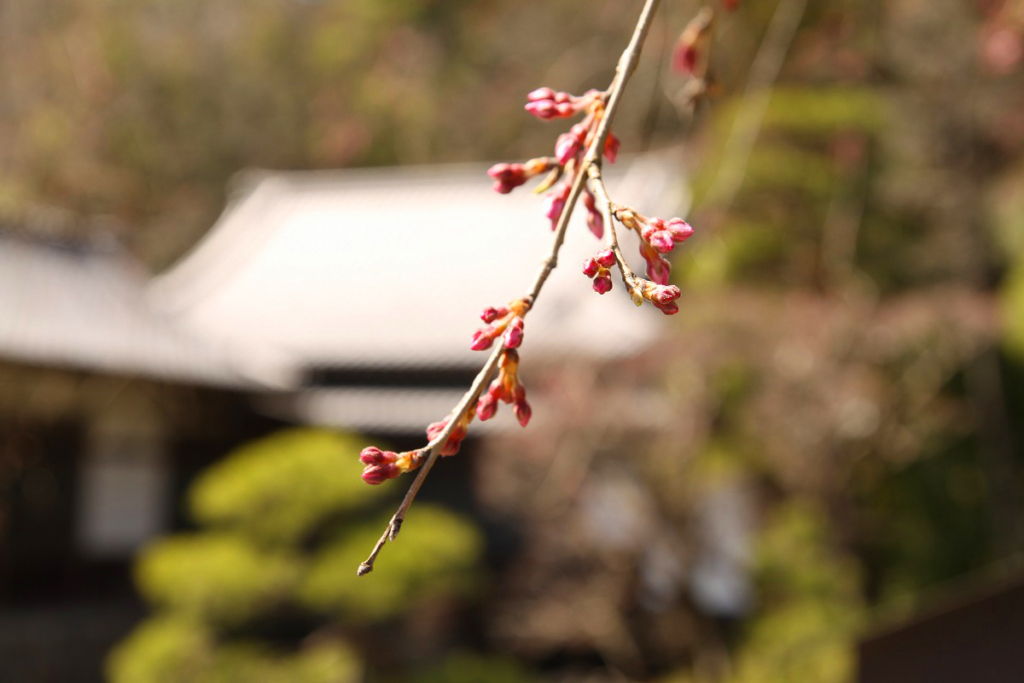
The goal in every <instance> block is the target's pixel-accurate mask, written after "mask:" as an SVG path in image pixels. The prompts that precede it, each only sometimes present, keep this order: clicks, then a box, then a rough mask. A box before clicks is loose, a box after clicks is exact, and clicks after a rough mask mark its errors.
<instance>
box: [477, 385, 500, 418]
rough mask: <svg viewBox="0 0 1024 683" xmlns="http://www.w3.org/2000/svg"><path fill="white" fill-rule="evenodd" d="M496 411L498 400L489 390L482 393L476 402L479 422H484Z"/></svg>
mask: <svg viewBox="0 0 1024 683" xmlns="http://www.w3.org/2000/svg"><path fill="white" fill-rule="evenodd" d="M496 412H498V400H497V399H496V398H495V397H494V395H493V394H491V393H490V392H486V393H484V395H483V396H481V397H480V400H479V401H477V403H476V416H477V417H479V418H480V421H481V422H485V421H487V420H490V419H491V418H492V417H494V414H495V413H496Z"/></svg>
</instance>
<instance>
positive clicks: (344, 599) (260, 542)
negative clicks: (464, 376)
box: [108, 429, 511, 683]
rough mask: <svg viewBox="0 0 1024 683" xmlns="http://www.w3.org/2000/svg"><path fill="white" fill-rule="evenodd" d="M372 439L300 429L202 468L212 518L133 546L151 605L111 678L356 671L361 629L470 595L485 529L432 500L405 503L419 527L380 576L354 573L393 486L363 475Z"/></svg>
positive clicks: (348, 675) (205, 515)
mask: <svg viewBox="0 0 1024 683" xmlns="http://www.w3.org/2000/svg"><path fill="white" fill-rule="evenodd" d="M365 445H366V444H364V443H362V442H361V441H359V440H357V439H355V438H352V437H347V436H341V435H337V434H334V433H329V432H323V431H316V430H306V429H296V430H291V431H285V432H280V433H278V434H276V435H272V436H270V437H267V438H265V439H263V440H261V441H258V442H255V443H253V444H251V445H249V446H245V447H243V448H241V449H239V450H238V451H236V452H235V453H233V454H231V455H230V456H228V457H227V458H226V459H224V460H223V461H221V462H219V463H218V464H216V465H214V466H213V467H211V468H210V469H209V470H208V471H207V472H205V473H204V474H203V475H202V476H201V477H200V478H199V479H198V480H197V481H196V483H195V484H194V485H193V487H192V489H191V496H190V501H191V511H192V514H193V516H194V517H195V519H196V520H197V521H199V522H200V523H202V524H203V525H204V527H203V528H202V529H201V530H200V531H198V532H195V533H189V534H179V535H176V536H171V537H168V538H166V539H164V540H161V541H158V542H157V543H155V544H153V545H152V546H150V547H149V548H147V549H146V550H145V551H144V552H143V554H142V556H141V557H140V558H139V561H138V564H137V568H136V569H137V570H136V575H137V581H138V585H139V590H140V591H141V592H142V594H143V595H144V596H145V597H146V598H147V599H148V600H150V601H151V602H152V603H153V605H154V606H155V607H156V609H157V612H156V615H155V616H154V617H152V618H151V619H150V620H149V621H147V622H145V623H143V624H142V625H141V626H139V627H138V628H137V629H136V631H135V632H134V633H133V634H132V635H131V636H129V638H128V639H127V640H125V641H124V642H123V643H122V644H121V645H120V646H119V647H118V648H117V650H116V651H115V652H113V653H112V655H111V657H110V659H109V663H108V664H109V666H108V670H109V676H110V679H111V680H112V681H114V683H120V682H124V683H129V682H130V683H145V682H147V681H183V682H184V681H188V682H190V683H191V682H194V681H217V682H218V683H223V682H226V681H253V680H259V681H278V680H280V681H310V682H317V681H324V682H327V681H330V682H332V683H334V682H337V681H348V680H352V681H355V680H360V676H361V674H360V672H361V671H362V670H363V667H364V664H362V662H361V657H360V655H359V653H358V652H357V649H356V647H355V646H354V645H353V642H354V641H353V640H352V638H351V634H353V633H355V630H356V629H360V628H362V629H372V628H373V626H374V625H375V624H380V623H383V622H385V621H390V623H391V626H390V627H389V628H390V630H391V631H392V633H391V635H389V636H387V638H388V639H389V640H390V639H392V638H395V639H398V638H401V635H400V629H399V628H398V626H397V625H396V623H397V622H400V618H401V617H402V615H403V614H406V613H415V610H416V607H417V606H418V605H424V604H429V603H431V602H436V601H438V600H443V599H446V598H449V597H453V596H469V595H471V594H472V593H473V591H474V588H475V585H476V584H477V583H478V581H479V569H478V566H477V562H478V559H479V557H480V554H481V551H482V547H481V538H480V534H479V532H478V531H477V530H476V529H475V528H474V527H473V526H472V525H471V524H469V523H468V522H466V521H464V520H462V519H461V518H459V517H458V516H456V515H454V514H452V513H450V512H446V511H444V510H442V509H440V508H436V507H431V506H429V505H424V506H423V507H421V508H419V509H418V510H417V512H416V515H414V516H412V517H410V520H409V525H410V526H411V527H412V528H413V529H414V530H415V533H411V534H409V537H408V542H405V543H400V544H396V546H395V548H394V551H395V552H394V554H393V556H392V557H390V558H389V559H391V562H390V563H389V566H388V567H387V568H386V569H382V571H381V579H380V580H377V581H370V582H366V581H361V582H358V583H357V579H356V576H355V573H354V572H353V571H352V567H353V566H355V565H356V564H358V562H359V560H358V559H356V560H353V557H356V558H358V556H359V555H360V554H361V553H364V552H365V548H366V544H367V543H368V542H372V541H368V537H371V536H374V537H375V534H376V533H377V532H378V530H379V524H378V520H377V519H376V517H377V514H376V513H375V512H373V511H374V510H375V507H374V504H375V503H378V504H379V503H381V502H383V500H382V498H387V496H386V493H387V490H386V489H383V488H378V487H369V486H366V485H365V484H363V483H362V481H361V480H360V478H359V469H360V466H359V462H358V460H356V459H355V458H354V457H353V453H358V452H359V450H360V449H361V448H362V447H363V446H365ZM371 512H373V514H370V515H368V513H371ZM368 520H369V521H368ZM379 654H385V655H386V656H387V657H388V659H389V660H390V661H389V662H386V666H385V668H387V667H388V666H390V667H391V668H392V669H394V668H396V667H399V668H400V667H401V665H402V664H403V661H402V658H401V657H395V651H394V650H393V649H392V648H390V647H385V648H383V652H381V653H379ZM487 661H488V660H486V659H481V660H480V662H481V664H480V666H485V668H486V666H487V665H486V662H487ZM498 666H499V668H500V666H501V665H500V664H499V665H498ZM440 680H447V679H440ZM510 680H511V679H510Z"/></svg>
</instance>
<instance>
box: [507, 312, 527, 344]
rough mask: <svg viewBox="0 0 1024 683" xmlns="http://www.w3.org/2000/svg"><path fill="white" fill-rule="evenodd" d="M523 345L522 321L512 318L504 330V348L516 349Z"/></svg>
mask: <svg viewBox="0 0 1024 683" xmlns="http://www.w3.org/2000/svg"><path fill="white" fill-rule="evenodd" d="M522 343H523V319H522V318H518V317H517V318H513V319H512V322H511V323H510V324H509V326H508V328H506V329H505V348H506V349H516V348H519V345H520V344H522Z"/></svg>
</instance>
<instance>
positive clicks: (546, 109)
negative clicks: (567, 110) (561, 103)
mask: <svg viewBox="0 0 1024 683" xmlns="http://www.w3.org/2000/svg"><path fill="white" fill-rule="evenodd" d="M524 109H526V111H528V112H530V113H531V114H533V115H534V116H536V117H537V118H538V119H544V120H547V119H553V118H555V117H556V116H559V113H558V105H556V104H555V103H554V102H552V101H551V100H539V101H537V102H528V103H527V104H526V106H525V107H524Z"/></svg>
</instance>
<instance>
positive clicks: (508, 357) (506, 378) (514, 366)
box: [476, 349, 533, 427]
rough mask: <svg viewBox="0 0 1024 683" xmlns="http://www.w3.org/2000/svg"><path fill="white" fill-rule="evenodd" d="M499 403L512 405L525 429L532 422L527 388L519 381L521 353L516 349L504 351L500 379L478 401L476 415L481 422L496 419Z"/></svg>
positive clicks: (499, 367) (500, 364) (492, 383)
mask: <svg viewBox="0 0 1024 683" xmlns="http://www.w3.org/2000/svg"><path fill="white" fill-rule="evenodd" d="M498 401H501V402H502V403H506V404H508V403H511V404H512V412H513V413H514V414H515V416H516V419H517V420H519V424H521V425H522V426H523V427H525V426H526V425H527V424H528V423H529V422H530V416H531V415H532V414H533V411H532V410H531V409H530V404H529V403H527V402H526V388H525V387H523V385H522V383H521V382H520V381H519V352H518V351H516V350H515V349H505V350H504V351H502V353H501V361H500V363H499V366H498V377H497V379H495V380H494V381H493V382H491V385H490V386H489V387H488V388H487V391H485V392H484V394H483V395H482V396H481V397H480V400H479V401H477V404H476V413H477V415H479V416H480V420H481V421H483V420H489V419H491V418H492V417H494V414H495V413H496V412H497V411H498Z"/></svg>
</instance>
